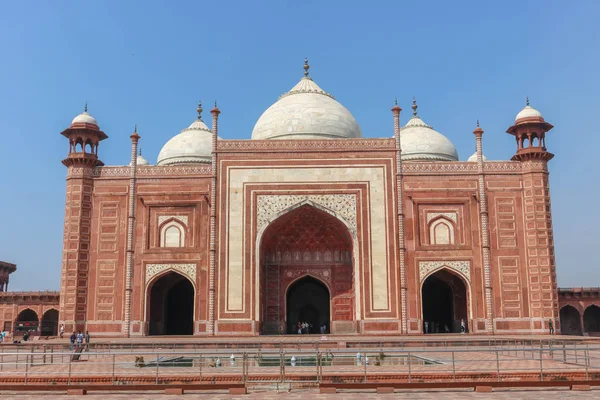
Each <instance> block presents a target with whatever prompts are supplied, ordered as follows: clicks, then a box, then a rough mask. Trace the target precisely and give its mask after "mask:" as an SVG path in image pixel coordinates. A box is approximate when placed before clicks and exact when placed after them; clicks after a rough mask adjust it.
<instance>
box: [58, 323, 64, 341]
mask: <svg viewBox="0 0 600 400" xmlns="http://www.w3.org/2000/svg"><path fill="white" fill-rule="evenodd" d="M59 334H60V338H61V339H62V338H63V335H64V334H65V324H60V330H59Z"/></svg>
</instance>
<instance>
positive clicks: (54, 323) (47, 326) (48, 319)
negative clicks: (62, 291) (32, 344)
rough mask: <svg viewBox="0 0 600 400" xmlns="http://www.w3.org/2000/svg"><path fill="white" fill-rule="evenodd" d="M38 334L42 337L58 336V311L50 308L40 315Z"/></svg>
mask: <svg viewBox="0 0 600 400" xmlns="http://www.w3.org/2000/svg"><path fill="white" fill-rule="evenodd" d="M40 332H41V335H42V336H57V335H58V310H55V309H54V308H52V309H50V310H48V311H46V312H45V313H44V315H42V326H41V328H40Z"/></svg>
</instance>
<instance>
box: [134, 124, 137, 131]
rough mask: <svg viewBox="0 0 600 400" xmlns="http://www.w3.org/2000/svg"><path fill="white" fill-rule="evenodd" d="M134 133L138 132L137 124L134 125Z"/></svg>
mask: <svg viewBox="0 0 600 400" xmlns="http://www.w3.org/2000/svg"><path fill="white" fill-rule="evenodd" d="M133 133H137V124H135V125H133Z"/></svg>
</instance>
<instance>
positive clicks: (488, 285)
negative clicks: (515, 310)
mask: <svg viewBox="0 0 600 400" xmlns="http://www.w3.org/2000/svg"><path fill="white" fill-rule="evenodd" d="M482 135H483V130H482V129H481V128H479V126H478V127H477V129H476V130H475V140H476V146H477V173H478V174H479V214H480V220H481V229H480V230H481V251H482V257H483V275H484V281H485V314H486V331H487V332H491V333H493V332H494V325H493V324H494V320H493V315H492V312H493V309H492V307H493V304H492V279H491V266H490V236H489V235H490V232H489V230H488V229H489V227H488V207H487V195H486V193H485V173H484V169H483V151H482V145H481V137H482Z"/></svg>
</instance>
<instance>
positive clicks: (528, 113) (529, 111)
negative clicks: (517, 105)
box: [515, 105, 543, 122]
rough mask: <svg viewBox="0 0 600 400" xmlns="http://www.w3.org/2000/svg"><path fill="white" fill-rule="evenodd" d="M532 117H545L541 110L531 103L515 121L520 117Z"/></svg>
mask: <svg viewBox="0 0 600 400" xmlns="http://www.w3.org/2000/svg"><path fill="white" fill-rule="evenodd" d="M531 117H537V118H542V119H543V117H542V113H541V112H539V111H538V110H536V109H535V108H533V107H531V106H530V105H526V106H525V108H524V109H522V110H521V111H520V112H519V113H518V114H517V116H516V117H515V122H516V121H518V120H520V119H523V118H531Z"/></svg>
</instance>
